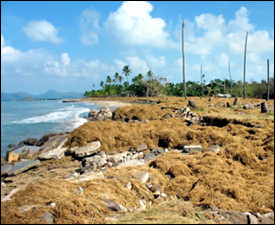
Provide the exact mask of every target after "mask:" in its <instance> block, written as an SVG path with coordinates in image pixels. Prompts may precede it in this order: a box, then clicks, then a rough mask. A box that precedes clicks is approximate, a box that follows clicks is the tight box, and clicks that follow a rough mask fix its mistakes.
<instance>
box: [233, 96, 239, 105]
mask: <svg viewBox="0 0 275 225" xmlns="http://www.w3.org/2000/svg"><path fill="white" fill-rule="evenodd" d="M237 104H238V98H237V97H236V98H235V100H234V103H233V105H237Z"/></svg>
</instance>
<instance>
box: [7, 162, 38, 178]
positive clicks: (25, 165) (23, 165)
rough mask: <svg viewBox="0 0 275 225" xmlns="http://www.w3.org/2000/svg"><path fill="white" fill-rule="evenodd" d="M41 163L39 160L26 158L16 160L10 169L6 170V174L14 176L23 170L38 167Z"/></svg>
mask: <svg viewBox="0 0 275 225" xmlns="http://www.w3.org/2000/svg"><path fill="white" fill-rule="evenodd" d="M40 165H41V163H40V161H39V160H28V161H26V162H16V163H14V166H13V167H12V169H11V170H10V171H8V172H7V175H8V176H14V175H17V174H20V173H23V172H25V171H26V170H29V169H31V168H33V167H39V166H40Z"/></svg>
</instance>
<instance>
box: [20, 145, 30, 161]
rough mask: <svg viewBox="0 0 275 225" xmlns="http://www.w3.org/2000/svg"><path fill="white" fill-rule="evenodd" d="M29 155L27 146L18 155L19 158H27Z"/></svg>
mask: <svg viewBox="0 0 275 225" xmlns="http://www.w3.org/2000/svg"><path fill="white" fill-rule="evenodd" d="M30 157H31V151H30V149H29V148H28V147H25V148H24V149H23V150H22V152H21V153H20V155H19V159H28V158H30Z"/></svg>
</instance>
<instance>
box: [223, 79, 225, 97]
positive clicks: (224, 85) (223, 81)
mask: <svg viewBox="0 0 275 225" xmlns="http://www.w3.org/2000/svg"><path fill="white" fill-rule="evenodd" d="M223 92H224V94H225V77H224V78H223Z"/></svg>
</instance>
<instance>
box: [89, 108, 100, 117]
mask: <svg viewBox="0 0 275 225" xmlns="http://www.w3.org/2000/svg"><path fill="white" fill-rule="evenodd" d="M98 112H99V111H98V110H97V109H93V110H91V111H90V112H89V115H88V116H89V117H91V118H96V115H97V114H98Z"/></svg>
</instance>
